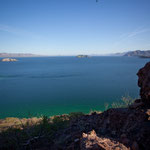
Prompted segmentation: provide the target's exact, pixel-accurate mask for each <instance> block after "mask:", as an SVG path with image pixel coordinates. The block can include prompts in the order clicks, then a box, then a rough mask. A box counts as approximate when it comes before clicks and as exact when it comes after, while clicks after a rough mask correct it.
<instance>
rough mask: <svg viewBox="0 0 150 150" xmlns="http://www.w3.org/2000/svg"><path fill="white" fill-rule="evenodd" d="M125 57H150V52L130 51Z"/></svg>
mask: <svg viewBox="0 0 150 150" xmlns="http://www.w3.org/2000/svg"><path fill="white" fill-rule="evenodd" d="M124 56H139V57H150V50H146V51H144V50H136V51H129V52H127V53H125V54H124Z"/></svg>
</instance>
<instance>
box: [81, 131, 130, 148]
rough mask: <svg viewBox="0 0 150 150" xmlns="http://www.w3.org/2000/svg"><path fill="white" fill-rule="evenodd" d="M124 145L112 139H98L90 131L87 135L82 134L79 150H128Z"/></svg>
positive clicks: (94, 133) (93, 132)
mask: <svg viewBox="0 0 150 150" xmlns="http://www.w3.org/2000/svg"><path fill="white" fill-rule="evenodd" d="M129 149H130V148H127V147H126V146H125V145H123V144H121V143H120V142H118V141H116V140H113V139H112V138H111V139H110V138H103V137H98V136H97V135H96V132H95V131H94V130H92V131H91V132H89V133H87V134H86V133H83V134H82V138H81V150H129Z"/></svg>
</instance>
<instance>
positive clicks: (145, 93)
mask: <svg viewBox="0 0 150 150" xmlns="http://www.w3.org/2000/svg"><path fill="white" fill-rule="evenodd" d="M137 75H138V77H139V79H138V86H139V87H140V88H141V89H140V96H141V99H142V101H143V102H144V103H146V104H150V62H149V63H147V64H146V65H145V66H144V67H143V68H141V69H140V70H139V72H138V73H137Z"/></svg>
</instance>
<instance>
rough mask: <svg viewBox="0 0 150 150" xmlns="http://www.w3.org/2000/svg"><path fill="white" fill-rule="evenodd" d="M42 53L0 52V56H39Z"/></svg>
mask: <svg viewBox="0 0 150 150" xmlns="http://www.w3.org/2000/svg"><path fill="white" fill-rule="evenodd" d="M40 56H42V55H36V54H30V53H0V57H40Z"/></svg>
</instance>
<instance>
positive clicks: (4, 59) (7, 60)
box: [1, 58, 17, 62]
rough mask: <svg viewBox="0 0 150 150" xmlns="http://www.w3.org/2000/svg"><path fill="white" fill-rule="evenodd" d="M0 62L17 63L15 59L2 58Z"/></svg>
mask: <svg viewBox="0 0 150 150" xmlns="http://www.w3.org/2000/svg"><path fill="white" fill-rule="evenodd" d="M1 61H3V62H5V61H6V62H9V61H17V59H13V58H3V59H2V60H1Z"/></svg>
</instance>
